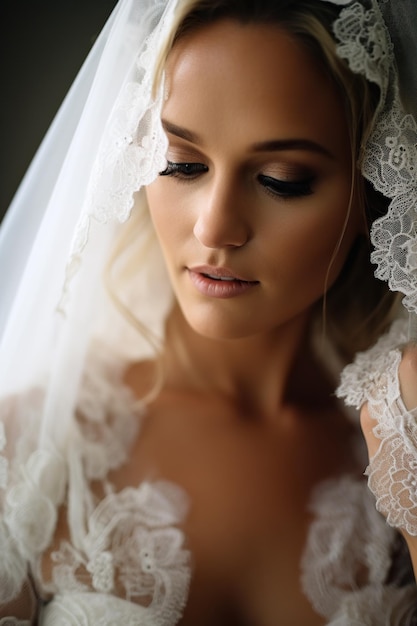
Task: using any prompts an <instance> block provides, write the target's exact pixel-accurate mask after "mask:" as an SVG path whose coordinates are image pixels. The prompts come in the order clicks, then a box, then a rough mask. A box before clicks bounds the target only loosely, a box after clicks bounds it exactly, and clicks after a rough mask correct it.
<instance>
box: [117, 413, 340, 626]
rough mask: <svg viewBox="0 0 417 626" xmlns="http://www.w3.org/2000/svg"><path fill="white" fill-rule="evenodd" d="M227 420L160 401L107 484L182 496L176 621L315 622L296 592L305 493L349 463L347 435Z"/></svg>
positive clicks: (328, 428)
mask: <svg viewBox="0 0 417 626" xmlns="http://www.w3.org/2000/svg"><path fill="white" fill-rule="evenodd" d="M233 417H234V416H231V415H230V413H229V412H228V411H227V410H225V409H224V407H219V406H217V407H216V406H211V407H206V408H202V407H201V405H200V407H195V406H193V405H191V406H189V407H188V408H187V406H185V407H182V410H181V411H177V410H175V408H174V407H173V405H172V404H171V403H169V404H168V405H167V406H166V407H164V406H163V407H159V409H158V411H156V412H152V413H151V414H150V415H149V417H148V419H147V421H146V423H145V425H144V428H143V431H142V433H141V435H140V437H139V438H138V440H137V442H135V444H134V446H133V448H132V453H131V457H130V458H131V460H130V462H129V463H128V464H127V465H126V466H125V467H124V468H122V469H121V470H120V471H119V472H118V474H117V475H115V476H114V479H115V482H116V486H119V485H120V486H121V485H126V484H130V482H131V481H132V480H134V481H135V482H136V484H137V482H138V480H139V481H140V480H150V481H154V480H159V479H164V480H169V481H172V482H173V483H175V484H178V485H180V486H181V487H182V488H183V489H184V490H185V491H186V493H187V494H188V496H189V502H190V509H189V513H188V515H187V517H186V520H185V522H184V526H183V530H184V533H185V536H186V541H187V547H188V548H189V549H190V551H191V554H192V568H193V575H192V581H191V588H190V593H189V599H188V603H187V607H186V609H185V614H184V617H183V620H182V621H181V625H182V626H188V624H195V623H198V624H199V625H201V626H205V625H206V624H207V626H212V625H214V624H216V626H220V625H221V624H223V623H224V624H228V625H229V626H232V624H234V623H236V624H238V625H239V626H246V624H248V625H250V624H256V626H269V624H271V626H272V625H276V624H277V623H282V624H286V626H290V625H291V624H294V625H295V624H300V623H302V624H306V625H310V624H311V626H315V625H316V624H322V620H321V619H320V618H319V617H318V616H317V615H315V614H314V612H313V610H312V608H311V606H310V605H309V603H308V602H307V600H306V598H305V596H304V594H303V592H302V589H301V585H300V562H301V558H302V554H303V551H304V547H305V543H306V539H307V533H308V528H309V524H310V522H311V517H310V513H309V510H308V503H309V500H310V498H311V493H312V490H313V489H314V487H315V485H316V484H317V483H318V482H320V481H321V480H323V479H325V478H328V477H329V476H332V475H334V474H336V473H337V472H340V470H341V469H345V467H346V466H347V465H348V464H349V461H348V459H349V456H350V455H349V454H348V453H347V449H346V437H345V438H343V437H341V432H339V430H340V429H339V427H337V428H335V427H334V425H333V426H332V425H331V423H329V424H324V425H323V424H322V425H321V426H320V425H317V424H313V423H312V424H308V425H306V426H305V427H301V428H300V427H299V425H295V424H294V423H293V422H292V421H291V420H289V421H288V423H287V424H284V427H283V428H282V429H279V430H277V429H274V428H259V426H258V425H256V424H254V423H252V422H250V421H247V422H245V421H244V422H242V421H240V422H236V421H235V420H234V419H233ZM342 442H343V444H342ZM203 615H204V618H203V617H202V616H203ZM202 620H205V621H202Z"/></svg>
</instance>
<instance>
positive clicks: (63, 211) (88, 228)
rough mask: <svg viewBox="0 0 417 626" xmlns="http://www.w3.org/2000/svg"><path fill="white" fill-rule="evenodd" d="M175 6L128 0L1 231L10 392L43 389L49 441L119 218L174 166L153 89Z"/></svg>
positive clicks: (68, 408)
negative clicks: (139, 194)
mask: <svg viewBox="0 0 417 626" xmlns="http://www.w3.org/2000/svg"><path fill="white" fill-rule="evenodd" d="M175 4H176V2H168V3H166V2H158V1H157V2H155V1H154V0H121V2H119V3H118V5H117V7H116V8H115V10H114V11H113V13H112V15H111V16H110V18H109V20H108V22H107V24H106V25H105V27H104V29H103V31H102V33H101V34H100V36H99V38H98V40H97V41H96V43H95V45H94V47H93V49H92V51H91V53H90V54H89V56H88V58H87V60H86V62H85V63H84V65H83V67H82V69H81V71H80V73H79V75H78V77H77V79H76V81H75V82H74V84H73V86H72V87H71V90H70V92H69V93H68V96H67V97H66V99H65V101H64V103H63V105H62V107H61V109H60V111H59V113H58V114H57V116H56V119H55V120H54V122H53V124H52V126H51V128H50V129H49V131H48V133H47V135H46V137H45V139H44V141H43V143H42V145H41V147H40V149H39V151H38V153H37V155H36V157H35V159H34V160H33V163H32V165H31V166H30V168H29V170H28V172H27V174H26V176H25V178H24V180H23V182H22V184H21V186H20V188H19V190H18V192H17V194H16V196H15V198H14V200H13V202H12V205H11V206H10V209H9V211H8V213H7V214H6V217H5V219H4V222H3V224H2V227H1V229H0V268H1V270H0V293H1V306H0V394H1V395H10V394H12V393H16V392H19V391H22V390H26V389H28V388H31V387H33V386H36V385H39V384H42V386H44V387H45V388H46V389H47V390H48V394H47V397H46V400H45V408H44V412H45V415H44V426H45V428H44V431H43V432H44V433H48V437H51V436H53V435H52V433H54V431H55V436H56V437H58V438H59V439H61V440H63V439H65V436H66V435H65V433H66V432H67V430H66V426H65V425H66V424H67V425H69V423H70V420H71V415H72V414H73V409H74V403H75V398H76V394H77V387H78V381H79V378H80V375H81V371H82V368H83V364H84V356H85V351H86V349H87V345H88V343H89V341H90V339H91V334H92V330H93V327H94V328H96V326H97V320H98V318H99V317H100V315H99V313H100V311H101V308H102V303H103V301H102V299H103V298H104V297H105V294H104V290H103V287H102V286H101V285H102V283H103V280H102V274H103V268H104V266H105V264H106V262H107V259H108V256H109V250H111V246H112V242H113V241H114V238H115V236H116V232H117V231H118V230H120V222H123V221H125V220H126V219H127V218H128V216H129V214H130V211H131V209H132V207H133V204H134V200H135V198H134V193H135V192H137V191H138V190H139V189H140V187H141V186H142V185H144V184H146V183H149V182H150V181H151V180H153V178H155V176H156V175H157V173H158V172H159V171H160V170H161V169H164V166H165V158H164V154H165V137H164V135H163V132H162V129H161V127H160V123H159V112H160V107H161V103H162V87H161V88H160V90H159V93H158V94H156V97H155V98H154V97H153V94H152V85H153V76H154V64H155V63H156V53H155V47H156V45H157V41H159V40H160V39H161V38H162V39H163V38H164V36H165V32H164V29H167V28H168V26H169V25H170V24H171V22H172V15H171V13H172V11H173V10H174V8H175ZM151 34H152V37H150V35H151ZM138 120H139V121H140V123H139V124H138ZM128 135H129V136H128ZM87 241H88V245H86V244H87ZM45 377H48V379H47V380H46V379H45ZM48 415H49V416H50V418H48ZM57 415H59V420H57V418H56V416H57ZM55 436H53V438H54V439H55Z"/></svg>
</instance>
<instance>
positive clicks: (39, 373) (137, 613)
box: [0, 0, 417, 626]
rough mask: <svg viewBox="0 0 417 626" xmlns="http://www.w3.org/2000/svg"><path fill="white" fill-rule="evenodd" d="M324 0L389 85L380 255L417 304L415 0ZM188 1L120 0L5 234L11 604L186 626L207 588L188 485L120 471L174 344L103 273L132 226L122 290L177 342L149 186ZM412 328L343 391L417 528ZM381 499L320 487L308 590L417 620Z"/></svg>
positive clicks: (361, 58)
mask: <svg viewBox="0 0 417 626" xmlns="http://www.w3.org/2000/svg"><path fill="white" fill-rule="evenodd" d="M323 1H326V2H330V3H331V4H334V5H337V6H339V7H340V13H339V17H338V18H337V20H336V21H335V23H334V34H335V39H336V42H337V45H338V54H339V55H340V57H341V58H343V59H345V60H346V62H347V63H348V64H349V66H350V68H351V69H352V71H354V72H357V73H360V74H363V75H364V76H365V77H366V78H367V79H368V80H369V81H371V82H373V83H375V84H376V85H377V86H378V87H379V89H380V93H381V97H380V105H379V108H378V115H377V118H376V123H375V126H374V128H373V129H372V132H371V134H370V136H369V138H368V140H367V142H366V144H365V145H364V146H363V149H362V154H361V162H360V163H359V166H360V167H361V170H362V173H363V174H364V176H365V177H366V178H368V179H369V180H370V181H371V182H372V184H373V185H374V186H375V187H376V189H377V190H378V191H380V192H381V193H383V194H384V195H386V196H387V197H388V198H390V200H391V204H390V208H389V210H388V213H387V214H386V215H385V216H383V217H381V218H379V219H378V220H376V221H375V223H374V224H373V227H372V242H373V245H374V250H373V252H372V260H373V261H374V262H375V264H376V265H377V277H378V278H380V279H382V280H386V281H388V283H389V286H390V287H391V289H393V290H399V291H401V292H402V293H403V294H404V296H405V298H404V304H405V306H406V307H407V308H408V310H409V311H410V312H415V311H416V310H417V295H416V294H417V290H416V284H417V243H416V241H417V238H416V232H415V228H416V226H415V225H416V223H417V213H416V198H417V183H416V180H417V179H416V166H417V162H416V159H417V156H416V144H417V127H416V121H415V102H416V101H417V100H416V93H415V84H416V81H415V77H414V74H415V71H413V67H412V65H410V63H409V62H408V63H404V65H403V64H402V65H401V68H400V70H401V71H400V72H399V74H398V73H397V67H396V64H395V55H397V57H398V59H399V60H401V59H404V58H405V59H410V58H411V59H414V58H415V57H414V56H413V55H411V54H408V51H409V49H410V47H411V45H413V46H414V45H415V40H416V38H415V36H414V35H413V34H410V31H409V24H414V23H416V20H417V8H416V5H415V4H414V3H412V2H411V1H403V0H401V2H400V1H398V2H395V1H392V2H391V3H387V2H385V1H384V0H381V1H377V0H361V1H360V2H359V1H356V0H353V1H351V0H339V1H336V0H323ZM181 4H182V0H168V1H166V0H120V2H119V4H118V5H117V7H116V9H115V11H114V13H113V14H112V16H111V18H110V20H109V22H108V24H107V25H106V27H105V28H104V30H103V32H102V34H101V35H100V37H99V39H98V41H97V43H96V45H95V46H94V48H93V51H92V53H91V55H90V56H89V58H88V59H87V61H86V64H85V65H84V67H83V69H82V71H81V73H80V75H79V77H78V78H77V80H76V82H75V83H74V86H73V87H72V89H71V91H70V93H69V95H68V97H67V99H66V101H65V102H64V104H63V106H62V108H61V111H60V112H59V114H58V116H57V118H56V120H55V122H54V124H53V125H52V127H51V130H50V131H49V133H48V135H47V136H46V138H45V141H44V143H43V145H42V147H41V149H40V151H39V153H38V155H37V157H36V159H35V161H34V163H33V165H32V166H31V168H30V170H29V172H28V174H27V177H26V179H25V181H24V182H23V184H22V187H21V189H20V190H19V192H18V194H17V196H16V199H15V201H14V203H13V205H12V207H11V210H10V211H9V213H8V215H7V217H6V219H5V221H4V224H3V225H2V228H1V230H0V292H1V294H2V297H1V305H0V418H1V419H0V506H1V515H2V516H1V519H0V553H1V555H2V560H1V563H0V603H2V604H3V605H6V604H7V603H13V602H15V601H16V600H17V602H18V603H19V602H21V608H22V607H24V602H27V603H28V606H29V607H30V606H32V605H33V603H34V602H33V600H34V598H33V593H34V592H36V593H37V594H38V595H39V597H40V600H41V604H42V605H43V603H44V606H43V608H42V611H41V618H40V619H41V623H44V624H48V625H49V624H53V623H62V624H65V623H67V624H76V623H77V624H78V623H80V624H93V623H94V624H100V623H101V624H103V625H104V624H111V623H115V621H119V622H120V621H123V623H126V624H138V625H139V624H140V625H142V624H148V623H149V624H153V625H154V626H156V625H158V626H159V625H160V624H161V625H165V624H167V625H169V624H174V623H177V622H178V620H179V619H180V615H181V612H182V609H183V607H184V604H185V603H186V599H187V590H188V584H189V579H190V575H191V570H190V563H191V555H190V554H189V553H188V551H187V547H186V537H184V535H183V532H182V530H181V524H182V522H183V520H184V518H185V516H186V511H187V496H186V494H184V493H183V492H182V489H181V486H176V485H172V484H169V483H156V484H152V483H143V484H141V485H138V486H137V487H136V488H126V489H124V490H122V491H120V492H116V491H115V490H114V489H113V487H112V485H111V481H110V480H109V474H110V473H111V472H112V471H113V470H114V469H116V468H118V467H120V466H121V465H123V463H124V462H126V460H127V459H128V458H129V449H130V448H129V444H130V442H131V441H132V440H133V439H134V438H135V437H137V436H140V435H139V431H140V423H141V411H142V410H143V408H142V409H141V408H140V407H138V405H137V402H136V401H135V400H134V398H133V397H132V396H131V394H130V393H129V391H128V390H127V389H126V388H125V387H124V385H123V384H122V373H123V371H124V367H125V364H126V360H127V359H128V358H129V359H134V360H141V359H144V358H147V357H149V355H151V356H152V355H153V353H154V352H153V343H152V342H146V341H141V340H140V339H139V338H138V337H137V336H136V335H135V334H134V333H133V332H132V330H131V329H129V327H128V324H127V323H126V322H125V321H124V320H123V319H122V318H121V316H120V315H118V313H117V311H116V310H115V308H114V304H113V302H112V299H111V298H110V297H109V295H108V293H107V292H106V289H105V288H104V286H103V274H106V271H107V270H106V268H107V267H108V264H109V260H110V256H111V253H110V251H111V250H112V249H113V247H114V244H115V241H116V240H117V238H118V237H120V236H125V233H126V231H129V230H131V231H132V232H134V236H135V237H137V240H136V243H137V248H138V255H139V257H138V258H140V262H139V263H137V264H136V265H135V267H136V268H137V272H136V273H135V276H134V277H128V280H125V281H124V288H123V294H122V296H123V299H124V301H125V303H126V305H127V306H128V308H130V309H132V310H134V311H135V314H136V313H137V316H138V317H139V319H140V320H141V321H142V323H143V324H144V325H145V326H147V327H149V328H150V330H151V333H150V335H151V336H152V338H153V337H156V340H163V321H164V318H165V314H166V311H167V310H168V308H169V306H170V303H171V297H172V296H171V290H170V287H169V284H168V281H167V277H166V274H165V270H164V268H163V263H162V258H161V255H160V251H159V249H158V246H157V245H156V242H155V238H154V234H153V230H152V227H151V225H150V222H149V217H148V214H147V210H146V203H145V200H144V197H143V192H141V190H140V188H141V187H142V186H143V185H146V184H148V183H149V182H151V181H152V180H153V179H154V178H155V177H156V176H157V174H158V172H159V171H161V170H162V169H164V166H165V151H166V138H165V136H164V133H163V131H162V127H161V122H160V111H161V107H162V104H163V101H164V97H165V92H164V81H163V77H162V80H161V82H160V83H158V85H157V86H156V88H155V89H154V78H155V74H156V70H157V67H158V60H159V54H160V52H161V50H162V49H163V47H164V45H165V44H166V43H167V41H169V38H170V36H171V35H172V32H171V31H172V28H173V25H174V24H175V21H176V19H177V11H178V8H179V7H181ZM387 26H388V28H387ZM388 29H389V30H388ZM403 33H404V34H405V37H403V36H402V35H403ZM391 34H392V39H393V40H394V43H395V48H394V49H393V47H392V43H391ZM413 49H414V48H413ZM399 79H400V81H399ZM400 95H401V98H400ZM403 103H405V106H404V104H403ZM124 222H127V223H126V224H124ZM133 225H135V229H134V230H133ZM119 269H120V268H117V267H116V271H118V270H119ZM120 271H121V272H122V269H120ZM45 277H47V279H45ZM150 285H152V289H150ZM155 285H158V289H155V288H154V287H155ZM408 337H409V332H408V325H407V322H399V323H398V324H396V325H395V326H394V328H393V330H392V332H391V334H390V335H389V337H388V338H383V339H381V341H380V342H379V344H378V345H377V346H376V347H375V349H374V350H373V351H371V352H369V353H367V354H365V355H359V356H358V358H357V360H356V363H355V364H354V365H352V366H351V367H350V368H348V369H347V370H346V372H345V374H344V377H343V379H342V384H341V387H340V389H339V392H338V393H339V394H340V396H343V397H345V398H346V399H347V401H348V403H350V404H353V405H354V406H358V407H359V406H360V405H361V404H362V403H363V402H364V401H368V402H369V406H370V410H371V414H372V417H373V418H374V419H375V433H376V435H377V436H378V437H379V439H380V440H381V446H380V450H379V452H378V454H377V455H376V456H375V457H374V458H373V459H372V461H371V464H370V467H369V470H368V473H369V484H370V487H371V489H372V491H373V492H374V493H375V495H376V498H377V507H378V509H379V510H380V511H381V512H382V513H383V514H384V515H385V516H386V518H387V520H388V522H389V523H390V524H391V525H393V526H398V527H403V528H406V529H407V530H408V531H409V532H410V533H412V534H416V533H417V521H416V520H417V513H416V511H417V485H416V483H415V475H416V469H417V454H416V435H417V433H416V429H415V416H416V412H415V411H407V410H406V409H405V407H404V405H403V403H402V401H401V396H400V393H399V384H398V363H399V360H400V358H401V346H402V344H403V343H404V342H405V341H407V339H408ZM104 340H105V342H106V344H108V346H109V347H108V348H106V349H104V350H103V348H102V345H103V341H104ZM87 355H88V357H87ZM109 355H110V357H109ZM341 493H343V499H342V500H343V501H342V500H341V498H340V497H339V495H340V494H341ZM366 493H367V492H365V491H364V488H363V486H362V485H359V484H357V483H356V482H355V481H354V480H353V479H352V478H349V477H344V478H341V479H340V481H339V482H337V483H333V484H330V485H328V486H326V487H323V489H322V490H321V491H320V493H319V494H318V495H317V499H316V500H315V501H314V503H313V510H314V512H315V514H316V518H317V521H316V522H315V523H314V524H313V526H312V528H311V534H310V538H309V543H308V545H307V547H306V552H305V554H306V557H305V559H304V561H303V564H304V565H303V567H304V574H303V580H304V587H305V591H306V594H307V596H308V597H309V598H310V600H311V602H312V604H313V606H315V607H316V609H317V610H318V611H319V613H321V614H322V615H323V616H324V617H325V618H326V619H327V620H328V623H329V624H332V626H343V625H346V626H347V624H352V623H355V620H356V621H357V622H358V623H361V624H369V625H373V624H381V623H383V622H381V620H386V619H388V618H387V616H388V615H389V619H390V620H391V621H389V622H388V623H390V624H397V623H398V624H403V623H405V624H407V623H408V622H407V620H408V621H409V623H410V624H411V623H412V622H411V620H412V619H413V617H412V610H413V607H415V606H416V597H415V586H414V585H413V584H411V583H407V584H402V585H399V584H398V585H397V584H396V581H395V580H392V582H390V580H391V579H390V570H391V567H392V565H393V557H392V554H393V552H392V550H393V543H394V541H395V539H394V534H393V532H392V531H391V530H390V528H388V527H386V525H385V521H383V519H382V518H381V517H380V516H378V515H377V514H376V513H375V511H374V509H373V507H374V503H373V501H372V499H371V498H370V497H369V496H368V495H366ZM338 494H339V495H338ZM387 494H389V495H388V496H387ZM343 503H344V504H343ZM341 510H343V511H345V510H346V515H343V519H341V518H340V511H341ZM63 511H65V515H64V517H65V519H66V524H67V526H68V540H67V541H63V542H62V543H61V544H60V545H59V546H57V547H54V549H53V553H54V554H53V561H54V567H53V570H52V573H51V575H50V576H49V578H46V579H45V577H44V574H43V570H42V559H43V555H44V553H45V552H46V551H48V550H50V548H51V546H52V544H53V537H54V533H55V529H56V527H57V524H59V522H60V519H61V517H62V514H63V513H62V512H63ZM363 520H366V525H365V526H364V527H363V526H362V525H363ZM370 528H373V529H375V533H370V532H368V531H369V529H370ZM346 563H349V567H346V565H345V564H346ZM28 571H29V572H30V576H31V579H32V580H29V581H28V580H27V576H28ZM363 571H365V574H366V575H365V577H364V579H363V580H360V581H359V580H358V572H363ZM359 582H360V584H359ZM22 585H23V586H24V588H23V593H24V595H26V596H27V597H26V600H22V601H20V600H19V594H20V590H21V588H22ZM30 589H33V590H34V591H30ZM26 592H27V593H26ZM51 597H52V599H51ZM10 606H11V604H10ZM22 611H23V609H22V610H20V611H18V612H17V613H16V612H15V611H14V609H13V612H12V613H11V617H10V618H4V619H2V620H0V624H3V625H4V624H7V623H9V624H13V623H18V624H19V623H20V624H24V623H27V620H28V619H29V620H30V618H29V617H28V615H29V614H30V608H29V609H28V611H27V615H22V616H21V613H22ZM23 612H24V611H23ZM13 613H14V614H13ZM116 614H117V616H118V617H117V619H116V618H115V615H116ZM120 616H123V619H122V618H121V617H120ZM7 620H9V621H7ZM401 620H402V621H401Z"/></svg>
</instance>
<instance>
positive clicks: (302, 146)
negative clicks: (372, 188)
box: [161, 119, 334, 159]
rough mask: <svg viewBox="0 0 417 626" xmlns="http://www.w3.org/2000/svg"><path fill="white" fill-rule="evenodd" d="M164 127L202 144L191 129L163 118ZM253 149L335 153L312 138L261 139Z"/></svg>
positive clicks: (331, 155)
mask: <svg viewBox="0 0 417 626" xmlns="http://www.w3.org/2000/svg"><path fill="white" fill-rule="evenodd" d="M161 122H162V127H163V128H164V130H165V131H166V132H167V133H170V134H171V135H174V136H175V137H179V138H180V139H185V141H189V142H190V143H195V144H200V145H201V144H202V143H203V142H202V141H201V138H200V137H199V136H198V135H197V134H196V133H194V132H192V131H191V130H188V129H186V128H183V127H182V126H177V125H176V124H173V123H172V122H169V121H168V120H164V119H163V120H161ZM252 150H254V151H255V152H278V151H280V150H308V151H310V152H317V153H318V154H322V155H324V156H326V157H328V158H330V159H333V158H334V156H333V154H332V153H331V152H330V151H329V150H327V148H325V147H324V146H322V145H321V144H319V143H317V142H316V141H312V140H311V139H271V140H268V141H261V142H259V143H255V144H253V146H252Z"/></svg>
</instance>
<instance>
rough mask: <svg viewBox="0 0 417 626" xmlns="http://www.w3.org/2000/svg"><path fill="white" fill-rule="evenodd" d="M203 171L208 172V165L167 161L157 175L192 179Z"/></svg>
mask: <svg viewBox="0 0 417 626" xmlns="http://www.w3.org/2000/svg"><path fill="white" fill-rule="evenodd" d="M205 172H208V167H207V165H204V163H173V162H172V161H168V163H167V167H166V168H165V169H164V171H163V172H160V173H159V175H160V176H173V177H175V178H180V179H182V180H193V179H194V178H197V177H198V176H199V175H200V174H204V173H205Z"/></svg>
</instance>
